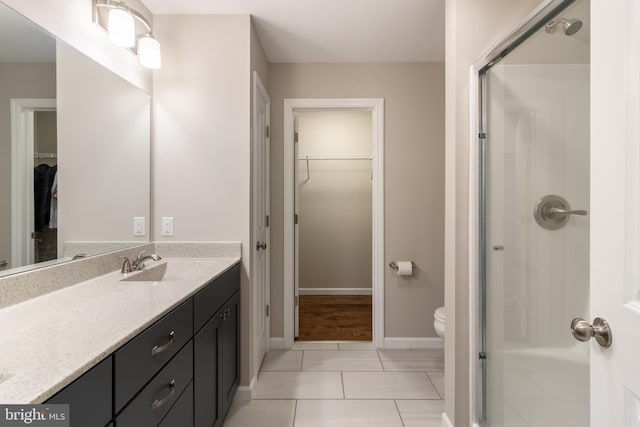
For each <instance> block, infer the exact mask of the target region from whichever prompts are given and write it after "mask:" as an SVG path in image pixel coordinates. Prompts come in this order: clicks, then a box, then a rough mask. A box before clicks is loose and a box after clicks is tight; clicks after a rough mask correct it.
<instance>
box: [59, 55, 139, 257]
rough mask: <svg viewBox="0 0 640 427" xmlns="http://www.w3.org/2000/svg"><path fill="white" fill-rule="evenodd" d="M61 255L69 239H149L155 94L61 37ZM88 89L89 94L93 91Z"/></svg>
mask: <svg viewBox="0 0 640 427" xmlns="http://www.w3.org/2000/svg"><path fill="white" fill-rule="evenodd" d="M57 76H58V102H57V108H58V110H57V112H58V186H59V197H58V227H59V229H58V246H59V247H58V253H63V252H64V250H63V245H64V242H66V241H136V240H138V241H140V242H146V241H149V233H148V232H147V235H146V236H140V237H134V236H133V217H134V216H139V217H145V218H147V221H148V219H149V217H150V212H149V209H150V200H149V198H150V196H149V181H150V172H149V157H150V119H151V112H150V98H149V95H147V94H146V93H145V92H143V91H141V90H140V89H138V88H137V87H135V86H133V85H132V84H131V83H129V82H127V81H125V80H124V79H122V78H121V77H119V76H117V75H116V74H114V73H112V72H111V71H109V70H107V69H106V68H104V67H102V66H101V65H100V64H98V63H96V62H94V61H93V60H91V59H89V58H87V57H86V56H85V55H84V54H82V53H80V52H78V51H77V50H76V49H74V48H72V47H69V46H68V45H66V44H64V43H61V42H58V47H57ZM88 94H90V96H88Z"/></svg>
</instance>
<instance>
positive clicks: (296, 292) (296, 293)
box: [293, 115, 300, 338]
mask: <svg viewBox="0 0 640 427" xmlns="http://www.w3.org/2000/svg"><path fill="white" fill-rule="evenodd" d="M298 132H299V128H298V116H295V115H294V116H293V142H294V144H293V147H294V148H293V153H294V162H293V164H294V176H295V188H294V195H293V209H294V212H295V214H294V215H295V219H294V221H293V224H294V233H293V235H294V243H293V245H294V254H295V256H294V281H293V299H294V308H293V316H294V318H293V324H294V327H293V328H294V330H293V336H294V337H295V338H298V336H299V335H300V304H299V303H300V269H299V266H300V253H299V250H300V226H299V225H298V223H299V222H300V217H299V215H298V213H299V212H300V167H299V166H300V161H299V160H298V156H299V150H298V148H299V145H298V138H299V133H298Z"/></svg>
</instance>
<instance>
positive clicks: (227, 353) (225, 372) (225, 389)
mask: <svg viewBox="0 0 640 427" xmlns="http://www.w3.org/2000/svg"><path fill="white" fill-rule="evenodd" d="M222 311H223V312H224V313H225V316H224V317H223V321H222V345H221V356H220V357H221V358H222V371H221V372H220V376H221V377H222V381H221V382H222V391H221V393H222V413H223V414H226V413H227V411H228V410H229V407H230V406H231V403H232V402H233V396H234V395H235V393H236V389H237V388H238V383H239V381H240V340H239V334H240V293H239V292H237V293H236V294H235V295H234V296H233V297H231V298H230V299H229V301H227V304H225V306H224V308H223V309H222Z"/></svg>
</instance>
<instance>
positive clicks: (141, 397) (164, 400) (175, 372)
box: [116, 341, 193, 427]
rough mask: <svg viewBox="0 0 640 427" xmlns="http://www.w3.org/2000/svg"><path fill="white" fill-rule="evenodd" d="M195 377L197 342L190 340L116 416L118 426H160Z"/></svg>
mask: <svg viewBox="0 0 640 427" xmlns="http://www.w3.org/2000/svg"><path fill="white" fill-rule="evenodd" d="M192 376H193V341H189V343H188V344H187V345H186V346H185V347H184V348H183V349H182V350H181V351H180V353H178V354H177V355H176V357H174V358H173V359H172V360H171V361H170V362H169V363H168V364H167V366H165V367H164V368H163V369H162V370H161V371H160V372H159V373H158V375H156V376H155V377H154V378H153V379H152V380H151V382H149V384H147V385H146V386H145V388H143V389H142V391H141V392H140V394H138V395H137V396H136V397H135V399H133V400H132V401H131V403H129V405H127V407H126V408H124V410H123V411H122V413H120V414H119V415H118V416H117V417H116V425H117V426H118V427H141V426H145V427H147V426H149V427H151V426H157V425H158V424H159V423H160V421H161V420H162V418H163V417H164V416H165V415H166V414H167V412H168V411H169V409H171V407H172V406H173V404H174V403H175V402H176V401H177V400H178V398H179V397H180V396H181V394H182V392H183V391H184V390H185V389H186V388H187V386H189V385H190V384H191V378H192ZM183 425H185V426H186V425H187V424H183Z"/></svg>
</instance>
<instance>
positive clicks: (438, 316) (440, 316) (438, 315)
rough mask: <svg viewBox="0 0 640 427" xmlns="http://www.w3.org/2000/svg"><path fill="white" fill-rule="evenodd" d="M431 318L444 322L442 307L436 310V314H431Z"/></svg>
mask: <svg viewBox="0 0 640 427" xmlns="http://www.w3.org/2000/svg"><path fill="white" fill-rule="evenodd" d="M433 317H434V318H435V319H437V320H441V321H443V322H444V307H440V308H437V309H436V312H435V313H433Z"/></svg>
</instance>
